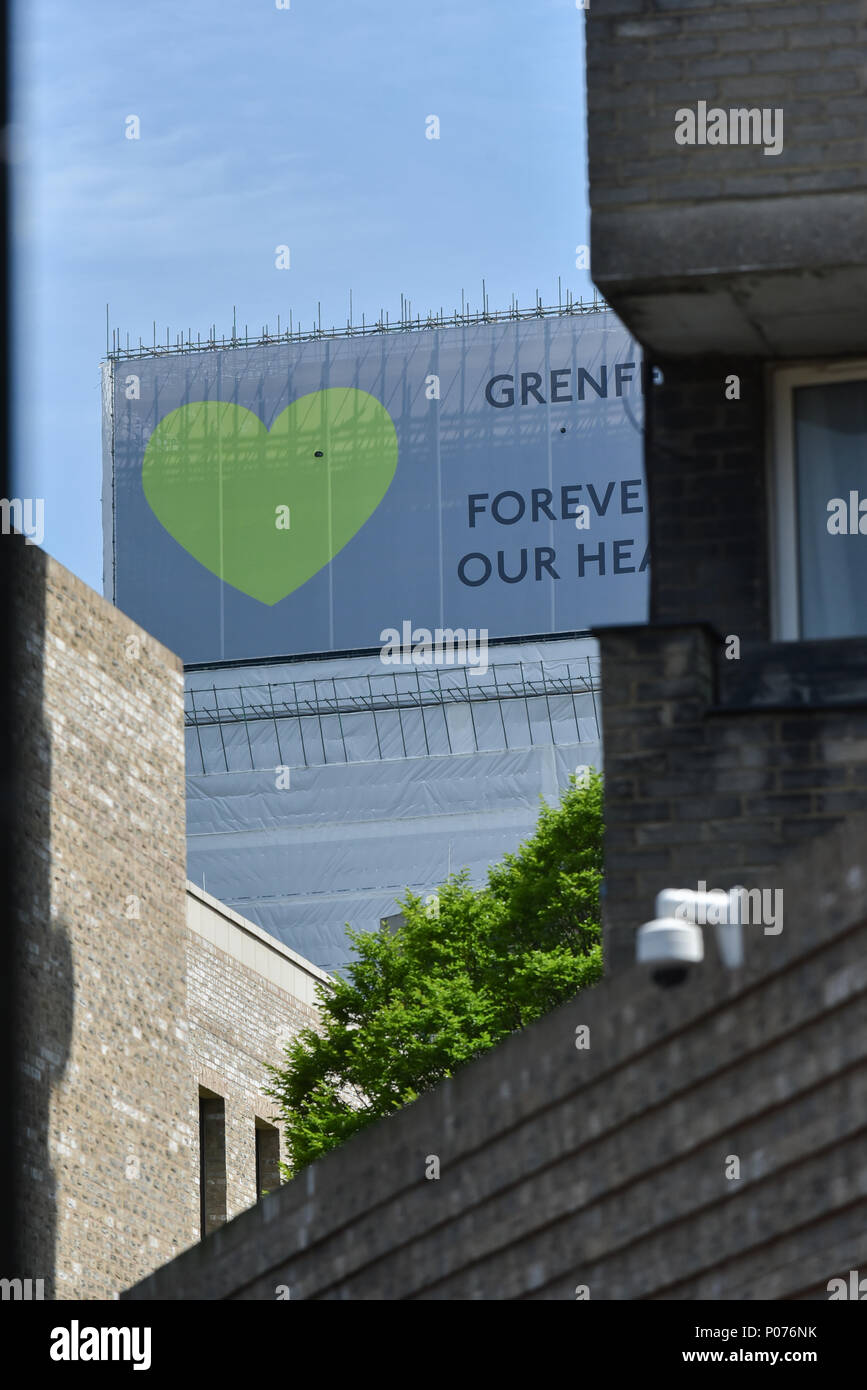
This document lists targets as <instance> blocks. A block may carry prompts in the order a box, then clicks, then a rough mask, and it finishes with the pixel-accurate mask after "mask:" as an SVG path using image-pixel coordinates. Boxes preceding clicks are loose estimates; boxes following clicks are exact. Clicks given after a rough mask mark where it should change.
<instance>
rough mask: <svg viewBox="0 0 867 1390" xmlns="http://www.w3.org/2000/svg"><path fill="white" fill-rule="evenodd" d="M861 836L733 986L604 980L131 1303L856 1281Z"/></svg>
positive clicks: (752, 931) (750, 1288)
mask: <svg viewBox="0 0 867 1390" xmlns="http://www.w3.org/2000/svg"><path fill="white" fill-rule="evenodd" d="M864 832H865V826H864V825H863V823H857V824H853V825H852V826H850V827H847V828H846V829H845V830H841V829H840V828H837V829H836V830H833V831H831V832H830V833H829V834H828V835H827V836H825V837H822V838H821V840H817V841H816V842H815V843H814V844H813V845H811V846H810V847H809V851H808V852H807V853H806V854H805V855H804V856H803V857H801V856H800V855H796V856H794V859H793V862H791V863H789V864H788V865H786V866H785V868H783V869H782V870H780V877H779V878H778V882H779V883H780V884H781V885H782V886H783V891H784V894H785V899H784V901H785V920H784V928H783V931H782V933H780V934H779V935H774V936H771V935H765V934H763V933H762V931H761V928H748V929H747V930H748V936H747V942H746V964H745V966H744V968H743V969H742V970H739V971H736V972H723V971H722V970H721V969H720V968H719V967H718V965H717V963H716V960H715V958H714V956H713V953H712V949H711V954H710V956H709V958H708V960H707V961H706V962H705V964H704V965H703V966H701V967H699V968H697V970H696V971H695V973H694V974H693V975H692V976H691V977H690V979H689V980H688V981H687V983H685V984H684V985H682V986H681V987H680V988H679V989H669V990H660V989H658V988H657V987H655V986H654V985H652V984H651V983H650V981H649V979H648V978H647V977H646V976H645V975H643V974H642V973H641V972H640V971H638V970H637V969H634V968H633V969H630V970H627V971H625V972H623V973H621V974H620V975H615V976H614V977H612V978H610V979H606V980H603V981H602V983H601V984H600V985H598V986H597V987H596V988H595V989H593V990H591V991H588V992H586V993H583V994H581V995H579V996H578V997H577V998H576V999H574V1000H572V1001H570V1002H569V1003H568V1004H567V1005H565V1006H564V1007H563V1008H561V1009H558V1010H556V1011H555V1012H553V1013H551V1014H549V1015H548V1016H547V1017H546V1018H544V1019H541V1020H540V1021H539V1022H538V1023H536V1024H534V1025H533V1026H532V1027H530V1028H528V1029H526V1030H524V1031H523V1032H522V1033H519V1034H516V1035H515V1036H514V1037H512V1038H510V1039H509V1040H508V1041H507V1042H505V1043H504V1044H503V1045H501V1046H499V1047H497V1048H495V1049H494V1050H493V1051H492V1052H491V1053H489V1054H488V1055H487V1056H485V1057H484V1058H482V1059H480V1060H479V1061H478V1062H475V1063H473V1064H472V1065H471V1066H469V1067H466V1068H465V1069H463V1070H462V1071H460V1072H458V1073H457V1074H456V1075H455V1076H454V1077H453V1078H452V1079H451V1080H449V1081H446V1082H445V1083H444V1084H442V1085H440V1086H438V1087H437V1088H436V1090H434V1091H433V1092H431V1093H429V1094H428V1095H426V1096H423V1097H421V1098H420V1099H419V1100H418V1101H417V1102H416V1103H415V1104H413V1105H411V1106H408V1107H407V1108H405V1109H404V1110H402V1111H400V1112H398V1113H397V1114H395V1115H394V1116H393V1117H391V1118H389V1119H387V1120H385V1121H383V1122H381V1123H380V1124H378V1125H376V1126H374V1127H372V1128H371V1129H369V1130H367V1131H364V1132H363V1133H362V1134H360V1135H358V1136H357V1137H355V1138H354V1139H352V1140H351V1141H350V1142H349V1143H347V1144H345V1145H344V1146H343V1147H342V1148H340V1149H338V1150H337V1151H335V1152H334V1153H332V1154H329V1155H327V1156H326V1158H324V1159H323V1160H321V1161H320V1162H319V1163H316V1164H315V1165H313V1166H312V1167H311V1168H310V1169H308V1170H307V1171H306V1172H305V1173H303V1174H301V1175H300V1176H299V1177H298V1179H296V1180H295V1181H294V1182H292V1183H290V1184H288V1185H287V1186H285V1187H283V1188H281V1190H280V1191H279V1192H278V1193H275V1194H273V1195H272V1196H269V1197H267V1198H265V1199H264V1201H263V1202H261V1203H260V1204H259V1205H258V1206H256V1207H255V1208H254V1209H253V1210H251V1211H248V1212H245V1213H244V1214H243V1215H241V1216H239V1217H238V1218H237V1219H236V1220H235V1221H233V1222H230V1223H229V1224H228V1225H226V1226H224V1227H223V1228H222V1229H221V1230H220V1231H218V1232H217V1233H216V1235H215V1236H214V1237H213V1239H212V1240H209V1241H208V1242H206V1243H205V1244H204V1245H201V1246H198V1247H196V1248H195V1249H193V1250H191V1251H189V1252H187V1253H186V1254H184V1255H182V1256H181V1257H180V1258H179V1259H177V1260H175V1261H173V1262H172V1263H171V1264H170V1265H167V1266H166V1267H165V1268H164V1269H162V1270H159V1271H158V1272H157V1273H156V1274H155V1275H153V1276H152V1277H151V1278H149V1279H148V1280H147V1281H145V1282H144V1283H142V1284H141V1285H139V1286H138V1287H137V1288H136V1289H134V1290H132V1291H130V1292H129V1293H127V1294H125V1295H124V1297H127V1298H133V1299H150V1298H159V1299H166V1298H168V1299H201V1298H207V1299H224V1298H226V1299H235V1298H237V1299H263V1300H270V1299H274V1298H275V1297H276V1290H277V1288H278V1286H280V1285H288V1287H289V1289H290V1291H291V1294H290V1296H291V1298H293V1299H296V1300H297V1299H312V1298H322V1299H398V1298H401V1299H402V1298H422V1299H449V1300H461V1299H478V1298H482V1299H492V1300H496V1299H516V1298H535V1299H564V1300H568V1301H574V1299H575V1297H576V1290H577V1289H578V1288H579V1286H583V1287H585V1288H586V1289H587V1290H588V1293H589V1297H590V1299H591V1300H596V1299H600V1298H602V1299H605V1298H608V1299H635V1298H672V1299H733V1300H741V1299H781V1298H802V1299H813V1298H815V1299H825V1298H827V1296H828V1294H827V1281H828V1280H829V1279H830V1278H832V1277H836V1276H838V1275H844V1276H845V1275H846V1274H847V1272H848V1270H850V1269H857V1268H859V1267H860V1268H861V1269H862V1270H863V1269H864V1268H865V1266H867V1220H865V1218H867V1167H865V1144H864V1139H865V1122H864V1117H865V1113H867V1109H865V1104H867V966H865V959H867V922H865V918H867V873H865V870H864V868H863V843H864ZM581 1025H583V1026H586V1027H587V1028H588V1029H589V1047H587V1048H578V1047H576V1037H577V1036H578V1035H577V1034H576V1030H577V1029H578V1027H579V1026H581ZM432 1155H437V1156H438V1157H439V1159H440V1176H439V1178H438V1179H433V1180H431V1179H428V1178H426V1177H425V1172H426V1169H429V1167H430V1165H429V1159H430V1157H431V1156H432ZM733 1158H736V1159H737V1160H738V1163H739V1176H737V1177H732V1176H727V1172H728V1173H729V1174H732V1173H734V1171H735V1170H734V1167H733V1165H732V1159H733Z"/></svg>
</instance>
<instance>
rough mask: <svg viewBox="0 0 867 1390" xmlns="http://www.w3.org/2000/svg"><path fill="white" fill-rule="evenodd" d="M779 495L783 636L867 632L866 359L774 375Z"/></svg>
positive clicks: (778, 606)
mask: <svg viewBox="0 0 867 1390" xmlns="http://www.w3.org/2000/svg"><path fill="white" fill-rule="evenodd" d="M770 497H771V508H772V511H771V514H772V518H773V523H772V555H773V565H772V572H773V579H774V636H775V637H776V638H777V639H778V640H797V639H799V638H800V639H802V640H807V639H810V638H822V637H841V638H842V637H863V636H865V635H867V362H864V361H860V362H843V361H841V362H836V363H829V364H826V365H823V366H814V367H792V368H786V369H784V370H780V371H778V372H777V373H776V374H775V378H774V430H773V469H772V477H771V489H770ZM862 509H863V510H862Z"/></svg>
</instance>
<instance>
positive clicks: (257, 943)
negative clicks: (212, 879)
mask: <svg viewBox="0 0 867 1390" xmlns="http://www.w3.org/2000/svg"><path fill="white" fill-rule="evenodd" d="M327 979H328V976H327V975H326V974H325V972H324V971H322V970H319V969H318V967H317V966H315V965H313V964H311V963H310V962H309V961H305V960H304V959H303V958H302V957H301V956H299V955H297V954H296V953H295V952H294V951H292V950H290V949H289V947H287V946H284V945H283V944H282V942H279V941H275V940H274V938H273V937H270V936H268V934H267V933H266V932H264V931H262V930H261V928H260V927H257V926H255V925H254V923H252V922H248V921H246V920H245V918H243V917H240V916H239V915H238V914H237V913H236V912H233V911H232V910H231V909H230V908H228V907H226V906H225V905H224V904H223V903H220V902H218V901H217V899H216V898H213V897H211V896H210V894H208V893H205V892H203V891H202V889H200V888H197V887H196V886H195V885H194V884H192V883H189V884H188V885H187V931H186V980H187V992H186V1006H187V1018H188V1022H189V1038H190V1062H191V1069H192V1082H193V1084H192V1085H191V1087H190V1103H191V1104H193V1105H194V1104H196V1103H197V1102H196V1099H195V1097H196V1094H197V1091H198V1087H202V1088H204V1089H205V1090H207V1091H209V1092H212V1093H214V1094H215V1095H217V1096H220V1097H222V1099H223V1101H224V1104H225V1173H226V1214H227V1216H228V1217H230V1218H231V1217H233V1216H235V1215H237V1213H238V1212H241V1211H244V1210H245V1208H246V1207H249V1206H250V1205H251V1204H252V1203H253V1202H255V1201H256V1199H257V1191H256V1120H257V1118H258V1119H259V1120H260V1121H265V1122H267V1123H269V1124H271V1125H273V1126H274V1127H275V1128H276V1129H277V1130H278V1132H279V1131H280V1130H281V1128H282V1127H281V1125H280V1123H279V1121H278V1120H277V1118H276V1107H275V1105H274V1102H273V1101H272V1100H270V1099H269V1098H268V1097H267V1096H265V1095H263V1093H262V1088H263V1086H264V1085H266V1084H267V1082H268V1073H267V1071H266V1064H267V1063H269V1062H270V1063H277V1062H280V1061H281V1060H282V1058H283V1052H284V1048H285V1045H286V1043H287V1042H288V1040H289V1039H290V1038H291V1037H292V1036H293V1035H294V1034H295V1033H297V1032H298V1031H299V1029H301V1028H303V1027H308V1026H313V1027H315V1026H316V1024H317V1022H318V1019H319V1013H318V1010H317V1007H316V997H315V993H314V990H315V986H316V985H317V984H318V983H319V982H321V981H327ZM280 1157H281V1158H282V1159H283V1160H284V1161H285V1160H286V1158H287V1157H288V1155H287V1153H286V1150H285V1145H283V1144H282V1135H281V1153H280ZM276 1177H277V1175H276V1173H275V1171H274V1168H273V1165H271V1166H270V1177H269V1184H270V1185H276Z"/></svg>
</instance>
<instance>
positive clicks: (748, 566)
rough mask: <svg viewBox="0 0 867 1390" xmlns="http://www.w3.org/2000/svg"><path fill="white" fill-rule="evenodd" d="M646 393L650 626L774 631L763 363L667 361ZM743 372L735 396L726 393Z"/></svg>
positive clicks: (745, 634) (746, 633)
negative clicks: (698, 625) (732, 379)
mask: <svg viewBox="0 0 867 1390" xmlns="http://www.w3.org/2000/svg"><path fill="white" fill-rule="evenodd" d="M657 365H658V366H659V367H660V368H661V371H662V375H663V381H662V384H660V385H656V386H654V387H653V388H652V389H651V390H650V392H649V394H648V397H647V407H646V435H645V466H646V472H647V478H648V494H649V505H650V548H651V555H652V557H653V564H652V567H651V600H650V616H651V621H652V622H660V623H664V622H706V623H710V624H712V625H713V626H714V627H716V628H718V629H719V631H720V632H722V633H730V632H734V633H737V634H739V635H740V636H741V638H742V639H751V638H761V637H767V636H768V635H769V611H770V605H769V595H768V567H767V553H768V510H767V499H766V480H765V436H764V410H765V388H764V377H763V369H762V364H761V363H760V362H756V361H743V360H741V361H732V360H730V359H726V358H713V359H708V358H705V359H698V360H692V361H679V362H674V361H664V362H660V363H658V364H657ZM732 376H737V378H738V387H737V389H738V390H739V391H740V399H739V400H727V399H726V394H725V393H726V380H727V378H730V377H732Z"/></svg>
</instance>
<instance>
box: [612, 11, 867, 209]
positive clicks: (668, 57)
mask: <svg viewBox="0 0 867 1390" xmlns="http://www.w3.org/2000/svg"><path fill="white" fill-rule="evenodd" d="M865 48H867V5H865V4H864V0H823V3H821V4H805V3H791V2H790V0H764V3H761V0H760V3H753V0H732V3H730V4H726V5H720V4H719V3H717V0H593V3H592V5H591V8H590V13H589V15H588V21H587V61H588V71H589V73H590V77H591V81H590V83H589V87H588V114H589V121H590V128H591V132H592V138H591V141H590V181H591V184H592V186H593V206H594V210H596V211H598V212H604V211H607V210H609V209H621V208H624V207H634V208H653V207H658V206H660V205H663V204H673V203H693V202H695V201H696V200H701V201H702V202H709V201H712V200H715V199H729V198H750V197H762V198H764V197H768V196H778V195H779V194H785V193H792V194H805V193H824V192H826V191H829V190H831V189H838V190H845V189H855V188H857V189H863V188H864V187H865V186H867V182H865V175H864V167H865V132H864V101H865V96H867V72H865V66H864V52H865ZM636 73H640V74H641V80H640V81H638V82H637V81H636V80H635V78H636ZM594 79H595V80H594ZM699 100H705V101H707V103H708V105H709V106H719V107H725V108H729V107H741V106H746V107H753V106H757V107H760V108H761V107H780V106H782V107H784V110H785V120H784V130H785V141H784V148H783V151H782V153H781V154H779V155H774V156H765V155H763V154H762V152H761V150H759V151H756V150H755V149H752V148H750V147H743V146H735V145H730V146H728V147H722V146H713V147H709V146H705V147H701V146H678V145H676V144H675V142H674V113H675V111H676V110H677V109H678V108H680V107H686V106H689V105H692V106H695V103H696V102H697V101H699Z"/></svg>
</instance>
